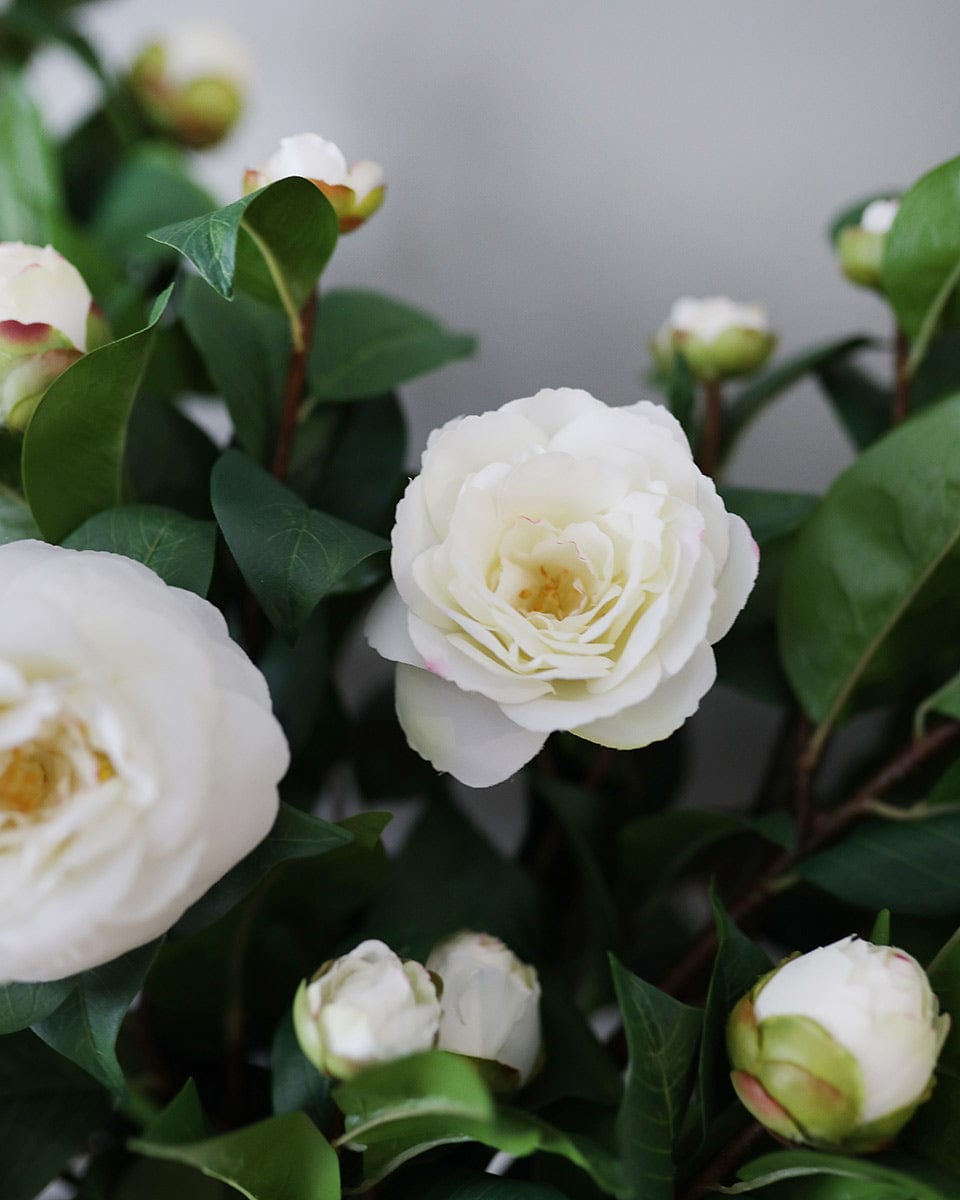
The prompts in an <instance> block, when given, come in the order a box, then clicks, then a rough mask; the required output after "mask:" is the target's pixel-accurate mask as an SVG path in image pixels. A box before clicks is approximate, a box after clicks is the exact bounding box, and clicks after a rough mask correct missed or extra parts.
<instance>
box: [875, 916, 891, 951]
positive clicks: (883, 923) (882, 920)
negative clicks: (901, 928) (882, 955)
mask: <svg viewBox="0 0 960 1200" xmlns="http://www.w3.org/2000/svg"><path fill="white" fill-rule="evenodd" d="M870 941H871V942H873V944H874V945H875V946H889V945H890V909H889V908H881V909H880V911H879V912H878V913H877V917H876V920H875V921H874V922H873V928H872V929H871V930H870Z"/></svg>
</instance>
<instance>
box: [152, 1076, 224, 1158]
mask: <svg viewBox="0 0 960 1200" xmlns="http://www.w3.org/2000/svg"><path fill="white" fill-rule="evenodd" d="M209 1133H210V1129H209V1126H208V1123H207V1119H206V1116H205V1115H204V1112H203V1106H202V1105H201V1103H200V1096H199V1094H198V1093H197V1085H196V1084H195V1083H194V1082H193V1080H192V1079H188V1080H187V1082H186V1083H185V1084H184V1085H183V1087H182V1088H181V1089H180V1091H179V1092H178V1093H177V1094H176V1096H174V1098H173V1099H172V1100H171V1101H170V1103H169V1104H168V1105H167V1106H166V1108H165V1109H163V1111H162V1112H160V1113H158V1114H157V1116H155V1117H154V1118H153V1120H152V1121H151V1122H150V1123H149V1124H148V1125H147V1127H146V1129H145V1130H144V1132H143V1136H144V1137H145V1138H146V1139H147V1140H148V1141H150V1142H155V1143H158V1144H160V1143H162V1144H163V1145H176V1144H178V1143H181V1142H198V1141H200V1140H201V1139H202V1138H206V1137H207V1136H208V1134H209Z"/></svg>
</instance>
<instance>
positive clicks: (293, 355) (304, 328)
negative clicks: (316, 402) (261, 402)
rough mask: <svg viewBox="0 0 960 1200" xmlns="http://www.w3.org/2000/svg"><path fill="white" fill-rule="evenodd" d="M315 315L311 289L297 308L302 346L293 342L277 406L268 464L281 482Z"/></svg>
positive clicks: (293, 428)
mask: <svg viewBox="0 0 960 1200" xmlns="http://www.w3.org/2000/svg"><path fill="white" fill-rule="evenodd" d="M316 319H317V293H316V291H314V292H312V293H311V295H310V299H309V300H308V301H307V302H306V304H305V305H304V306H303V308H302V309H301V311H300V331H301V342H302V346H301V348H299V349H298V348H297V347H296V346H294V348H293V350H292V351H291V352H290V362H289V365H288V366H287V383H286V387H285V388H284V392H283V404H282V406H281V409H280V428H279V429H278V431H277V444H276V449H275V450H274V454H273V465H272V467H271V470H272V471H273V477H274V479H278V480H279V481H280V482H281V483H283V482H284V481H285V480H286V478H287V468H288V467H289V465H290V451H291V449H292V448H293V438H294V434H295V433H296V432H297V418H298V417H299V415H300V401H301V400H302V399H303V384H304V380H305V379H306V374H307V359H308V358H309V357H310V344H311V342H312V341H313V327H314V325H315V324H316Z"/></svg>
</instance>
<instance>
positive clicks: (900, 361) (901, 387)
mask: <svg viewBox="0 0 960 1200" xmlns="http://www.w3.org/2000/svg"><path fill="white" fill-rule="evenodd" d="M909 359H910V343H909V342H908V341H907V335H906V334H905V333H904V332H903V330H902V329H901V328H900V326H899V325H897V327H896V329H895V331H894V335H893V383H894V386H893V403H892V404H891V407H890V424H891V425H902V424H903V422H904V421H905V420H906V419H907V417H908V416H909V415H910V375H909V373H908V371H907V363H908V361H909Z"/></svg>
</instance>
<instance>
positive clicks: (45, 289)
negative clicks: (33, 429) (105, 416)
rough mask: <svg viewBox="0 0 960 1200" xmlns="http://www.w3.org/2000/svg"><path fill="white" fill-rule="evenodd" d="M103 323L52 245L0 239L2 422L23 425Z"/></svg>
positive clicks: (69, 266) (79, 279) (76, 276)
mask: <svg viewBox="0 0 960 1200" xmlns="http://www.w3.org/2000/svg"><path fill="white" fill-rule="evenodd" d="M101 326H102V317H101V316H100V315H99V312H98V310H95V309H93V308H92V305H91V299H90V292H89V290H88V289H87V285H86V284H85V283H84V282H83V278H82V276H81V275H80V272H79V271H78V270H77V269H76V267H74V266H73V265H72V264H71V263H69V262H67V260H66V259H65V258H63V257H62V256H61V255H59V254H58V253H57V252H56V250H54V249H53V247H52V246H45V247H40V246H28V245H25V244H24V243H23V242H3V243H0V425H7V426H9V427H10V428H11V429H17V430H23V429H25V428H26V427H27V424H28V423H29V421H30V418H31V417H32V416H33V412H34V409H35V408H36V407H37V405H38V404H39V403H40V399H41V397H42V396H43V393H44V392H45V391H46V390H47V388H48V387H49V386H50V384H51V383H52V382H53V381H54V379H56V378H57V376H58V375H59V374H60V373H61V372H62V371H64V370H65V369H66V368H67V367H69V366H70V365H71V363H74V362H76V360H77V359H78V358H80V357H81V356H82V355H83V354H84V353H85V351H86V350H87V349H89V348H92V346H91V344H90V343H91V342H92V341H93V340H94V338H95V335H99V333H100V331H101ZM97 340H100V339H99V336H97Z"/></svg>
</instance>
